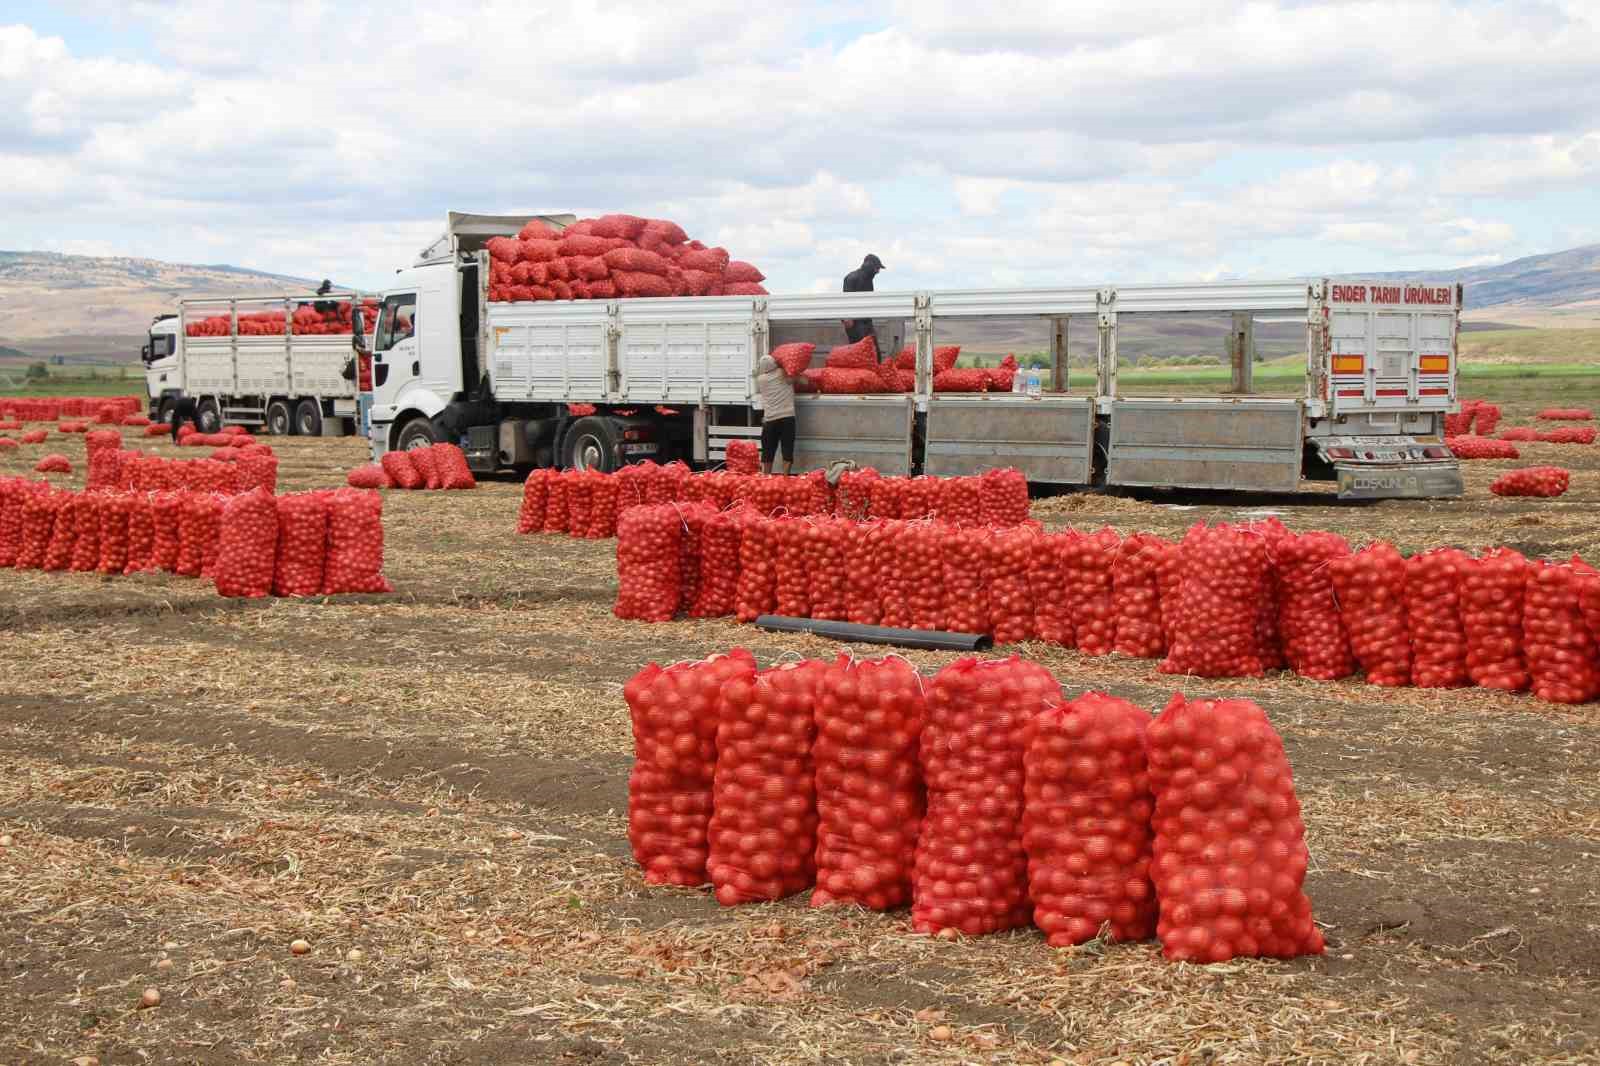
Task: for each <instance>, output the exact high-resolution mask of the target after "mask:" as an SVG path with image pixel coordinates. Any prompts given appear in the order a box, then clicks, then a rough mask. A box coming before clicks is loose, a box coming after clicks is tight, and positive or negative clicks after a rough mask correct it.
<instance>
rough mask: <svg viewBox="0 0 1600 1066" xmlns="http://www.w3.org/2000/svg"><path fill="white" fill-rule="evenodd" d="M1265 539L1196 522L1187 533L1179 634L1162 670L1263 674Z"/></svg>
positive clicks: (1182, 549)
mask: <svg viewBox="0 0 1600 1066" xmlns="http://www.w3.org/2000/svg"><path fill="white" fill-rule="evenodd" d="M1263 541H1264V538H1262V537H1260V536H1258V535H1252V534H1249V533H1246V532H1244V531H1243V530H1239V529H1234V528H1231V527H1228V526H1216V527H1209V528H1208V527H1206V526H1195V527H1194V528H1193V529H1191V530H1190V531H1189V532H1188V533H1187V534H1186V535H1185V536H1184V538H1183V542H1182V544H1180V545H1179V546H1178V550H1179V557H1180V563H1181V566H1182V584H1181V586H1180V588H1179V592H1178V595H1179V597H1180V603H1179V606H1178V622H1177V632H1176V634H1175V635H1174V638H1173V640H1172V641H1171V644H1170V647H1169V648H1168V651H1167V657H1166V658H1165V659H1164V660H1162V663H1161V672H1162V673H1164V674H1193V675H1195V676H1198V677H1260V676H1261V675H1262V673H1263V667H1262V664H1261V654H1260V651H1259V649H1258V646H1257V642H1256V624H1257V612H1258V604H1259V603H1260V600H1261V596H1262V592H1263V586H1264V575H1265V572H1266V566H1267V562H1266V550H1265V548H1264V546H1263Z"/></svg>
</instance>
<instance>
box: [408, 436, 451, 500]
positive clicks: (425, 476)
mask: <svg viewBox="0 0 1600 1066" xmlns="http://www.w3.org/2000/svg"><path fill="white" fill-rule="evenodd" d="M410 455H411V465H412V466H414V467H416V470H417V474H418V475H419V476H420V477H421V478H422V487H423V488H425V489H438V488H443V487H444V477H443V476H442V475H441V473H440V471H439V462H438V460H437V459H435V458H434V454H433V445H431V444H430V445H428V446H427V447H424V448H412V449H411V451H410Z"/></svg>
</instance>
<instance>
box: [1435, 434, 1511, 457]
mask: <svg viewBox="0 0 1600 1066" xmlns="http://www.w3.org/2000/svg"><path fill="white" fill-rule="evenodd" d="M1444 443H1445V447H1447V448H1449V449H1450V450H1451V451H1452V452H1454V453H1455V457H1456V458H1457V459H1520V458H1521V457H1522V453H1521V452H1519V451H1517V448H1516V445H1514V444H1511V443H1509V442H1508V441H1504V440H1494V439H1491V438H1489V437H1446V438H1445V439H1444Z"/></svg>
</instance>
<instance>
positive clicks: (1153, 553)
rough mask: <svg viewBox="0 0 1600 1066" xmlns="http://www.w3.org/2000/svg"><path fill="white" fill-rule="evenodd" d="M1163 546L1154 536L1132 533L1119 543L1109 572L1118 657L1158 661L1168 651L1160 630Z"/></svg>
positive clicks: (1163, 542)
mask: <svg viewBox="0 0 1600 1066" xmlns="http://www.w3.org/2000/svg"><path fill="white" fill-rule="evenodd" d="M1165 544H1166V542H1165V541H1163V540H1162V539H1161V538H1160V537H1157V536H1156V535H1155V534H1153V533H1135V534H1133V535H1132V536H1130V537H1128V538H1127V539H1125V540H1124V541H1123V542H1122V548H1121V550H1120V551H1119V552H1118V554H1117V562H1116V567H1115V569H1113V570H1112V571H1111V612H1112V614H1113V615H1114V616H1115V618H1116V627H1117V639H1116V645H1115V651H1116V652H1117V654H1118V655H1131V656H1133V657H1134V658H1137V659H1159V658H1161V657H1162V656H1163V655H1165V654H1166V652H1167V641H1166V637H1165V636H1164V635H1163V633H1162V630H1161V583H1160V580H1159V574H1160V570H1161V560H1162V556H1163V550H1162V549H1163V546H1164V545H1165Z"/></svg>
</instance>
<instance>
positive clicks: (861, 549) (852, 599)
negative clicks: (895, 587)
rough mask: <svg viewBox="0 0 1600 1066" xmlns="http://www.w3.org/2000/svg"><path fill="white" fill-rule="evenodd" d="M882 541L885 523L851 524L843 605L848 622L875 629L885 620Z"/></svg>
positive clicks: (846, 557)
mask: <svg viewBox="0 0 1600 1066" xmlns="http://www.w3.org/2000/svg"><path fill="white" fill-rule="evenodd" d="M883 538H884V526H883V523H882V522H878V521H871V522H860V523H852V524H851V526H850V527H849V542H848V543H847V544H846V546H845V570H846V572H847V573H848V575H849V577H848V581H847V582H846V584H845V606H844V613H845V621H847V622H854V623H855V624H856V625H864V626H875V625H877V624H878V623H879V621H881V620H882V618H883V606H882V599H881V592H880V588H881V584H882V583H881V582H880V580H879V576H878V559H879V558H880V556H881V551H882V542H883ZM986 631H987V626H985V632H986Z"/></svg>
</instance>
